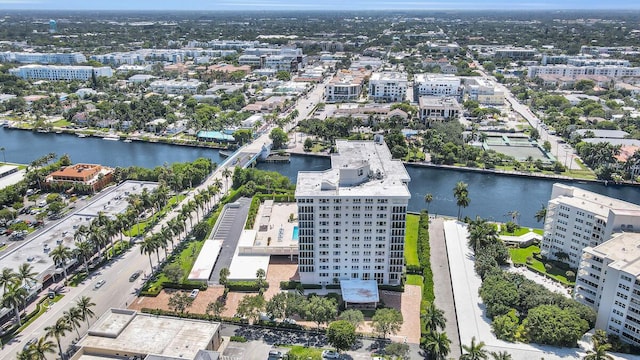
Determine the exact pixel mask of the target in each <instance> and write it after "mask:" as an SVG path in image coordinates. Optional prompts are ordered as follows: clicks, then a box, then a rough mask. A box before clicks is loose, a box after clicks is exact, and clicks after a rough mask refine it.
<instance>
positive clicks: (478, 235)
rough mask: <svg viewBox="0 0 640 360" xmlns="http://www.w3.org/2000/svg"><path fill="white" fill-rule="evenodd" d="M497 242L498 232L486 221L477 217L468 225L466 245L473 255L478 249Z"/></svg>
mask: <svg viewBox="0 0 640 360" xmlns="http://www.w3.org/2000/svg"><path fill="white" fill-rule="evenodd" d="M496 241H498V230H497V229H496V227H495V226H493V225H492V224H490V223H488V222H487V220H485V219H482V218H480V217H477V218H476V220H474V221H472V222H471V223H470V224H469V239H468V241H467V245H469V247H470V248H472V249H473V252H474V253H475V252H476V251H477V250H478V249H479V248H482V247H484V246H485V245H488V244H491V243H494V242H496Z"/></svg>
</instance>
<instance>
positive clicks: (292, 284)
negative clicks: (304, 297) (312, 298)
mask: <svg viewBox="0 0 640 360" xmlns="http://www.w3.org/2000/svg"><path fill="white" fill-rule="evenodd" d="M299 285H301V284H300V281H295V280H291V281H280V290H295V289H297V288H298V286H299Z"/></svg>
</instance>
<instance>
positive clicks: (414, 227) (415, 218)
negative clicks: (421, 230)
mask: <svg viewBox="0 0 640 360" xmlns="http://www.w3.org/2000/svg"><path fill="white" fill-rule="evenodd" d="M419 222H420V216H419V215H411V214H407V225H406V228H405V229H406V230H405V234H406V235H405V242H404V257H405V259H406V261H407V265H415V266H420V260H418V224H419Z"/></svg>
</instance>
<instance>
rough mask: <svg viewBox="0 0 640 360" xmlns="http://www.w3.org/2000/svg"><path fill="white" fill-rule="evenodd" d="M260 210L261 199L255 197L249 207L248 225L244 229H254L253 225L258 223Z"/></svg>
mask: <svg viewBox="0 0 640 360" xmlns="http://www.w3.org/2000/svg"><path fill="white" fill-rule="evenodd" d="M258 209H260V198H259V197H257V196H254V197H253V199H251V206H249V214H248V215H247V223H246V224H245V226H244V228H245V229H247V230H250V229H253V225H254V224H255V222H256V216H258Z"/></svg>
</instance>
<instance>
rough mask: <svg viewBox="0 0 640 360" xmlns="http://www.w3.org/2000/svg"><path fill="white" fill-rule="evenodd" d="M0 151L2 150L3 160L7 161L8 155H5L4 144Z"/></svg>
mask: <svg viewBox="0 0 640 360" xmlns="http://www.w3.org/2000/svg"><path fill="white" fill-rule="evenodd" d="M0 151H2V162H3V163H5V164H6V163H7V157H6V156H5V155H4V151H5V148H4V146H2V147H0Z"/></svg>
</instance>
